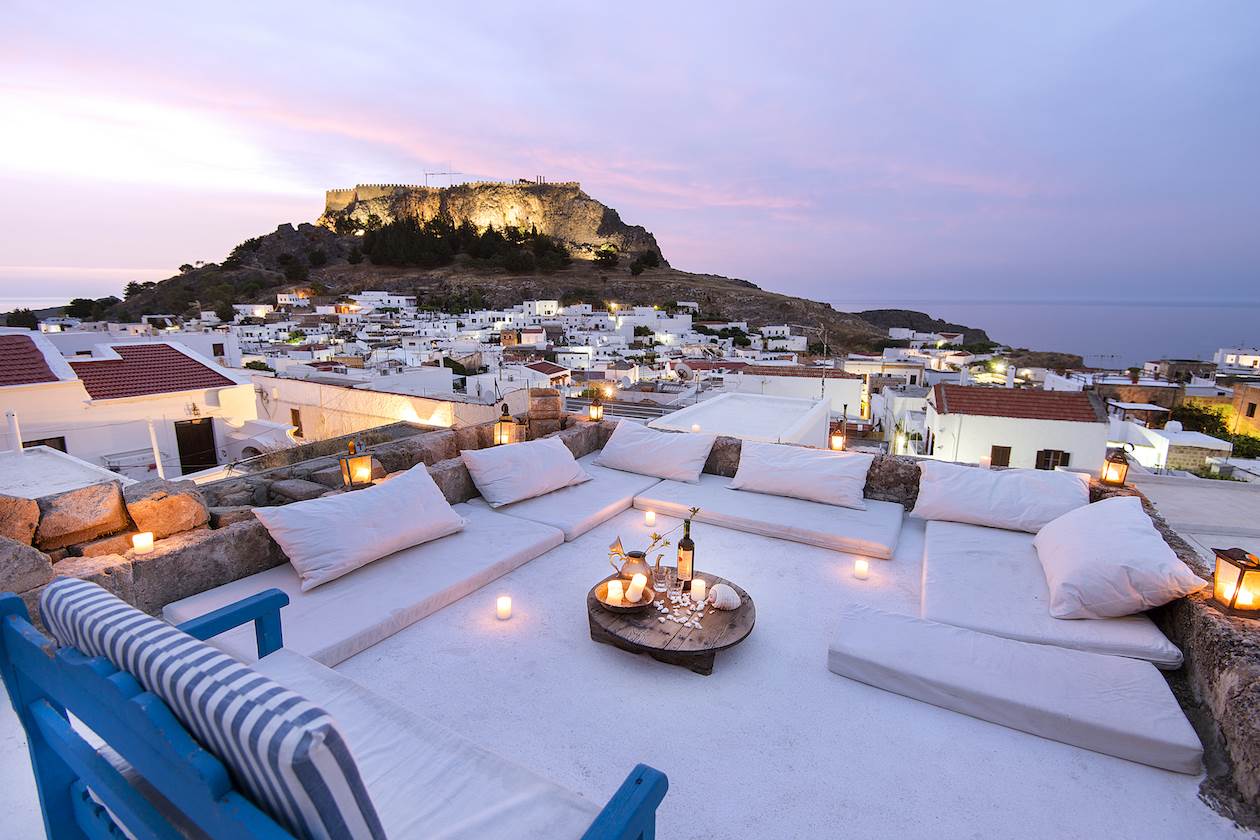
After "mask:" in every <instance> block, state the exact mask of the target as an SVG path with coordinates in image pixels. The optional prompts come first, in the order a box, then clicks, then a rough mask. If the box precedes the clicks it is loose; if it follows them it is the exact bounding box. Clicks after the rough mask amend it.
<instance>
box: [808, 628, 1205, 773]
mask: <svg viewBox="0 0 1260 840" xmlns="http://www.w3.org/2000/svg"><path fill="white" fill-rule="evenodd" d="M827 667H828V668H830V669H831V670H832V671H834V672H835V673H837V674H840V675H841V676H845V677H850V678H851V679H855V680H858V681H860V682H864V683H866V684H868V685H873V686H875V687H877V688H882V689H885V690H887V691H892V692H895V693H897V694H902V695H905V696H906V697H913V698H914V699H916V700H922V701H924V702H925V703H931V704H932V705H934V706H940V707H942V708H945V709H951V710H953V711H955V712H961V713H962V714H965V715H971V716H972V717H976V718H980V719H981V720H987V721H990V722H992V723H997V724H1000V725H1002V726H1009V727H1010V728H1012V729H1018V730H1020V731H1023V732H1030V733H1032V734H1034V735H1040V736H1041V737H1043V738H1049V739H1051V740H1054V741H1062V742H1063V743H1065V744H1073V745H1075V746H1078V747H1084V748H1085V749H1087V750H1093V751H1095V752H1100V753H1105V754H1107V755H1114V756H1117V757H1119V758H1125V759H1128V760H1129V761H1137V762H1140V763H1142V764H1149V765H1152V766H1154V767H1162V768H1164V769H1166V770H1174V771H1176V772H1178V773H1190V774H1196V773H1198V772H1199V771H1200V769H1201V768H1202V762H1203V747H1202V745H1201V744H1200V743H1199V738H1198V736H1197V735H1195V732H1194V729H1193V728H1192V727H1191V726H1190V723H1189V721H1187V720H1186V717H1185V715H1184V714H1183V713H1182V711H1181V707H1180V706H1179V705H1177V700H1176V698H1175V697H1173V693H1172V690H1171V689H1169V687H1168V683H1167V682H1165V681H1164V678H1163V676H1162V675H1161V674H1160V673H1159V671H1158V670H1157V669H1156V668H1155V666H1154V665H1151V664H1150V663H1149V662H1139V661H1138V660H1136V659H1127V658H1125V657H1122V656H1102V655H1099V654H1096V653H1085V652H1083V651H1079V650H1068V649H1066V648H1059V647H1051V646H1049V645H1030V644H1027V643H1025V642H1016V641H1013V640H1011V639H1003V638H999V637H998V636H990V635H988V634H986V633H977V632H975V631H974V630H967V629H964V628H962V627H952V626H950V625H948V624H938V623H937V622H934V621H925V620H923V619H920V618H914V617H912V616H908V615H896V614H894V613H889V612H884V611H883V610H877V609H874V608H872V607H866V606H856V605H854V606H848V607H845V608H843V609H842V610H841V616H840V624H839V627H838V628H837V633H836V641H835V642H833V643H832V645H831V649H830V650H829V652H828V656H827Z"/></svg>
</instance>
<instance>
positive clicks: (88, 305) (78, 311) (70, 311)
mask: <svg viewBox="0 0 1260 840" xmlns="http://www.w3.org/2000/svg"><path fill="white" fill-rule="evenodd" d="M95 302H96V301H94V300H92V299H91V298H74V299H73V300H71V301H70V305H69V306H67V307H66V315H68V316H69V317H71V318H82V319H83V320H85V321H86V320H87V319H88V318H91V317H92V304H94V303H95Z"/></svg>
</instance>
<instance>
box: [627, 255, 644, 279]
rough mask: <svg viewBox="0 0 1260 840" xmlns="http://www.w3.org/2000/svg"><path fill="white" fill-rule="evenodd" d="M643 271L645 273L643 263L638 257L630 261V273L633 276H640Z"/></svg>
mask: <svg viewBox="0 0 1260 840" xmlns="http://www.w3.org/2000/svg"><path fill="white" fill-rule="evenodd" d="M642 273H643V263H641V262H639V261H638V260H637V259H636V260H635V261H634V262H632V263H630V274H631V275H632V276H634V277H638V276H639V275H640V274H642Z"/></svg>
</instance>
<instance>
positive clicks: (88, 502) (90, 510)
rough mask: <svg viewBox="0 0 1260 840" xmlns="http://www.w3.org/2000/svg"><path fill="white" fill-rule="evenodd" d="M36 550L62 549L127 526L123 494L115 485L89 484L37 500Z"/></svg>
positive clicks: (128, 522) (115, 483)
mask: <svg viewBox="0 0 1260 840" xmlns="http://www.w3.org/2000/svg"><path fill="white" fill-rule="evenodd" d="M37 501H38V502H39V526H38V527H37V528H36V529H35V545H36V546H37V547H38V548H42V549H48V548H63V547H64V546H68V545H74V544H75V543H82V542H88V541H89V540H94V539H96V538H97V537H103V536H105V535H106V534H113V533H116V532H118V531H121V530H123V529H125V528H127V527H129V526H130V524H131V520H130V519H128V518H127V509H126V507H125V506H124V505H123V495H122V491H121V490H120V489H119V485H118V483H117V482H114V481H110V482H107V483H104V484H89V485H88V486H87V487H79V488H77V489H74V490H67V491H65V492H64V493H54V494H53V495H51V496H44V497H42V498H40V499H38V500H37Z"/></svg>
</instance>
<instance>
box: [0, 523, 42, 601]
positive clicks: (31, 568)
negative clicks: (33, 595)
mask: <svg viewBox="0 0 1260 840" xmlns="http://www.w3.org/2000/svg"><path fill="white" fill-rule="evenodd" d="M52 579H53V567H52V560H51V559H49V557H48V555H47V554H45V553H44V552H42V551H40V550H39V549H37V548H33V547H32V546H31V545H30V544H29V543H22V542H18V541H17V540H11V539H9V538H8V537H0V592H25V591H26V590H28V589H34V588H35V587H37V586H43V585H44V584H46V583H48V581H50V580H52Z"/></svg>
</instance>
